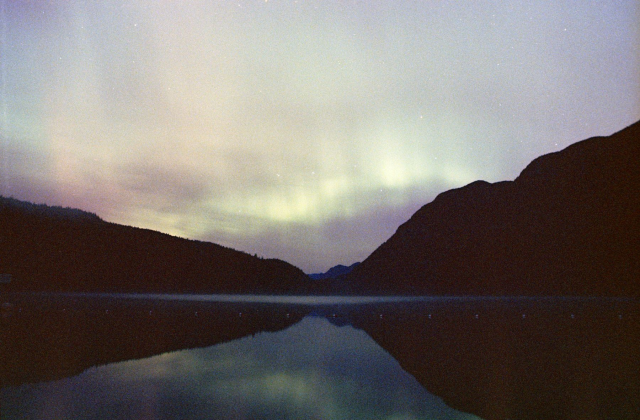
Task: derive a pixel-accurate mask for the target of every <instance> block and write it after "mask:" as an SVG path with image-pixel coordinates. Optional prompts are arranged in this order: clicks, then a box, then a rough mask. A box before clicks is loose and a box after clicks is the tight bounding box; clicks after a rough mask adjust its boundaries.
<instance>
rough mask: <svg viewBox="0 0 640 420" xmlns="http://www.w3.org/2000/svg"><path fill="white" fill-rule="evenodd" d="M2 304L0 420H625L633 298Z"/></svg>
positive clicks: (629, 400)
mask: <svg viewBox="0 0 640 420" xmlns="http://www.w3.org/2000/svg"><path fill="white" fill-rule="evenodd" d="M4 299H5V301H7V300H8V301H11V303H12V307H11V308H7V307H6V306H5V309H4V310H3V313H2V318H0V326H1V327H2V329H0V349H1V350H2V352H1V353H0V354H2V361H0V380H1V381H2V382H1V383H0V385H1V386H2V388H1V389H0V410H1V411H0V418H1V419H51V418H63V419H65V418H69V419H71V418H73V419H114V418H116V419H118V418H120V419H132V418H136V419H191V418H192V419H201V418H213V419H478V418H480V419H494V418H495V419H499V418H502V419H507V418H511V419H529V418H531V419H534V418H535V419H541V418H566V419H570V418H594V419H598V418H602V419H605V418H611V419H634V418H635V419H637V418H640V403H639V395H640V385H639V384H640V380H639V378H640V373H639V369H640V367H639V366H640V363H639V362H640V355H639V353H640V341H639V335H638V322H639V317H638V305H637V302H636V301H634V300H618V299H610V300H600V299H527V298H514V299H480V298H401V297H393V298H390V297H387V298H370V297H367V298H355V297H348V298H347V297H344V298H331V297H320V298H318V297H274V296H271V297H259V296H243V297H234V296H229V295H218V296H189V295H176V296H164V295H163V296H149V295H95V294H94V295H75V294H66V295H17V296H13V297H5V298H4Z"/></svg>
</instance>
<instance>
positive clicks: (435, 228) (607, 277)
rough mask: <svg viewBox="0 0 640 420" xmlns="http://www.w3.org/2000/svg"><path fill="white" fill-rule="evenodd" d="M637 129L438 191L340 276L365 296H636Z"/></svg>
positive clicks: (639, 268)
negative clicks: (496, 178) (497, 176)
mask: <svg viewBox="0 0 640 420" xmlns="http://www.w3.org/2000/svg"><path fill="white" fill-rule="evenodd" d="M639 149H640V123H636V124H634V125H632V126H630V127H628V128H626V129H624V130H622V131H620V132H618V133H616V134H613V135H611V136H610V137H595V138H590V139H587V140H583V141H580V142H578V143H575V144H573V145H571V146H569V147H567V148H566V149H564V150H562V151H559V152H556V153H551V154H548V155H544V156H542V157H539V158H537V159H535V160H534V161H533V162H531V163H530V164H529V165H528V166H527V167H526V168H525V169H524V170H523V171H522V173H521V174H520V175H519V176H518V177H517V179H515V180H514V181H505V182H498V183H495V184H490V183H488V182H484V181H477V182H473V183H471V184H469V185H467V186H465V187H462V188H459V189H455V190H451V191H447V192H444V193H442V194H440V195H438V196H437V197H436V199H435V200H434V201H433V202H431V203H429V204H427V205H425V206H424V207H422V208H421V209H420V210H418V211H417V212H416V213H415V214H414V215H413V216H412V217H411V219H410V220H409V221H407V222H406V223H404V224H403V225H401V226H400V227H399V228H398V230H397V231H396V233H395V234H394V235H393V236H392V237H391V238H390V239H389V240H387V241H386V242H385V243H384V244H382V245H381V246H380V247H379V248H378V249H376V250H375V251H374V252H373V253H372V254H371V255H370V256H369V257H368V258H367V259H366V260H365V261H363V262H362V264H360V266H358V267H357V268H356V269H355V270H354V271H353V272H351V273H350V274H348V275H347V276H346V280H348V281H349V282H350V283H352V288H353V289H354V290H358V291H359V292H362V291H366V292H368V293H406V294H414V293H415V294H436V295H603V296H625V295H626V296H638V295H640V282H639V281H638V279H640V258H638V250H640V212H639V211H638V209H639V208H640V188H639V187H640V164H638V159H639V156H640V150H639Z"/></svg>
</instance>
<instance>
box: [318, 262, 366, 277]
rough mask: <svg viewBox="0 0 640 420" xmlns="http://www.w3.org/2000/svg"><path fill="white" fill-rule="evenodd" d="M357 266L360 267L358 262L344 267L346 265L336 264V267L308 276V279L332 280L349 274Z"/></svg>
mask: <svg viewBox="0 0 640 420" xmlns="http://www.w3.org/2000/svg"><path fill="white" fill-rule="evenodd" d="M358 265H360V263H359V262H357V263H353V264H351V265H350V266H346V265H342V264H338V265H336V266H333V267H331V268H330V269H329V270H327V271H326V272H324V273H314V274H309V277H310V278H311V279H313V280H326V279H334V278H337V277H340V276H343V275H345V274H347V273H350V272H351V270H353V269H354V268H356V267H357V266H358Z"/></svg>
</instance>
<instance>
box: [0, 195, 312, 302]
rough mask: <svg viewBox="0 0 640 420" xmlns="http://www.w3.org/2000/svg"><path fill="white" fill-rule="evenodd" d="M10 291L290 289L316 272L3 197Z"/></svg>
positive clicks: (0, 207)
mask: <svg viewBox="0 0 640 420" xmlns="http://www.w3.org/2000/svg"><path fill="white" fill-rule="evenodd" d="M0 273H7V274H11V275H12V281H11V283H10V284H5V285H2V287H3V289H5V290H9V291H101V292H105V291H110V292H157V293H285V292H286V293H290V292H295V291H299V290H302V289H303V288H304V287H305V285H306V283H308V282H309V278H308V277H307V276H306V274H304V273H303V272H302V271H301V270H299V269H298V268H296V267H294V266H292V265H290V264H288V263H286V262H284V261H280V260H275V259H261V258H257V257H254V256H251V255H249V254H246V253H243V252H239V251H235V250H233V249H229V248H225V247H222V246H219V245H216V244H212V243H207V242H200V241H194V240H187V239H182V238H177V237H174V236H171V235H166V234H163V233H159V232H155V231H151V230H147V229H139V228H133V227H128V226H122V225H118V224H114V223H108V222H105V221H103V220H101V219H100V218H99V217H98V216H96V215H95V214H91V213H86V212H83V211H80V210H75V209H67V208H61V207H49V206H46V205H35V204H31V203H26V202H23V201H18V200H15V199H11V198H4V197H0Z"/></svg>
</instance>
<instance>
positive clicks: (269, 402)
mask: <svg viewBox="0 0 640 420" xmlns="http://www.w3.org/2000/svg"><path fill="white" fill-rule="evenodd" d="M70 356H71V357H72V355H70ZM0 397H1V401H2V410H3V411H2V416H3V417H2V418H3V419H5V418H6V419H14V418H16V419H17V418H20V419H44V418H47V419H50V418H75V419H113V418H122V419H125V418H126V419H129V418H153V419H155V418H172V419H173V418H175V419H189V418H193V419H196V418H197V419H200V418H216V419H231V418H233V419H372V418H375V419H394V420H399V419H406V420H409V419H477V417H474V416H472V415H468V414H465V413H460V412H457V411H455V410H453V409H451V408H449V407H447V406H446V405H445V404H444V403H443V402H442V401H441V400H440V399H439V398H437V397H435V396H433V395H432V394H429V393H428V392H427V391H426V390H425V389H424V388H422V386H421V385H420V384H419V383H418V382H417V381H416V380H415V379H414V378H413V377H412V376H411V375H409V374H408V373H406V372H404V371H403V370H402V369H401V367H400V365H399V364H398V362H397V361H396V360H395V359H393V358H392V357H391V356H390V355H389V354H388V353H387V352H385V351H384V350H383V349H382V348H381V347H379V346H378V345H377V344H376V343H375V342H374V341H373V340H372V339H371V338H370V337H369V336H368V335H366V334H365V333H364V332H362V331H360V330H356V329H354V328H352V327H350V326H344V327H337V326H334V325H332V324H331V323H329V321H327V320H326V319H324V318H317V317H307V318H305V319H303V320H302V321H301V322H300V323H298V324H296V325H294V326H293V327H291V328H289V329H287V330H285V331H281V332H278V333H260V334H258V335H256V336H253V337H246V338H243V339H240V340H236V341H232V342H229V343H225V344H221V345H218V346H213V347H209V348H203V349H195V350H185V351H178V352H173V353H166V354H163V355H160V356H156V357H151V358H148V359H143V360H138V361H128V362H123V363H117V364H112V365H108V366H104V367H98V368H92V369H90V370H89V371H87V372H85V373H84V374H82V375H79V376H77V377H74V378H68V379H64V380H60V381H55V382H49V383H42V384H35V385H23V386H20V387H16V388H5V389H3V390H2V391H0Z"/></svg>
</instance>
